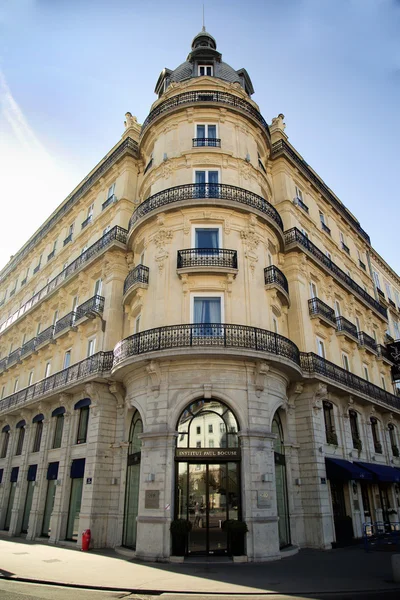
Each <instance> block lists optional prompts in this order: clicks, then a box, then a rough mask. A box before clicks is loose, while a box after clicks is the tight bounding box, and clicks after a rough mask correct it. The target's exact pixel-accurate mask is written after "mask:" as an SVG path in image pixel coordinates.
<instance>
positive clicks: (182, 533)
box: [170, 519, 192, 556]
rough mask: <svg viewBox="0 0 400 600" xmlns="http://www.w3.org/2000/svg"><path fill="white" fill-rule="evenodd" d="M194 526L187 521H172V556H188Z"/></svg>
mask: <svg viewBox="0 0 400 600" xmlns="http://www.w3.org/2000/svg"><path fill="white" fill-rule="evenodd" d="M191 529H192V524H191V522H190V521H186V519H175V520H174V521H171V526H170V531H171V535H172V554H173V555H174V556H184V555H185V554H186V548H187V541H188V535H189V531H190V530H191Z"/></svg>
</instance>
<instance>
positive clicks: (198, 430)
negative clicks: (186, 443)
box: [196, 426, 201, 435]
mask: <svg viewBox="0 0 400 600" xmlns="http://www.w3.org/2000/svg"><path fill="white" fill-rule="evenodd" d="M196 434H197V435H200V434H201V427H198V426H197V427H196Z"/></svg>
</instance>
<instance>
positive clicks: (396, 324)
mask: <svg viewBox="0 0 400 600" xmlns="http://www.w3.org/2000/svg"><path fill="white" fill-rule="evenodd" d="M393 329H394V338H395V340H398V339H400V328H399V322H398V321H395V320H394V319H393Z"/></svg>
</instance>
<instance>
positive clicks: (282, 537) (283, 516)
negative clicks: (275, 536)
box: [271, 413, 291, 548]
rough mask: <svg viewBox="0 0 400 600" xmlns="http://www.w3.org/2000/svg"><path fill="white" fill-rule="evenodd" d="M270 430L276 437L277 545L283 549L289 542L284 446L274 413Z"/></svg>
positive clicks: (278, 421)
mask: <svg viewBox="0 0 400 600" xmlns="http://www.w3.org/2000/svg"><path fill="white" fill-rule="evenodd" d="M271 429H272V433H275V434H276V435H277V438H276V439H275V441H274V459H275V486H276V501H277V508H278V517H279V521H278V528H279V545H280V547H281V548H284V547H285V546H289V545H290V543H291V540H290V523H289V503H288V493H287V480H286V458H285V446H284V440H283V427H282V422H281V419H280V416H279V414H278V413H275V416H274V419H273V421H272V427H271Z"/></svg>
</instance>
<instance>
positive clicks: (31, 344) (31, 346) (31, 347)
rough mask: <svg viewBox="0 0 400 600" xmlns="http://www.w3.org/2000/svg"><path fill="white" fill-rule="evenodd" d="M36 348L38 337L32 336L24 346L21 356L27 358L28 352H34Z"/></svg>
mask: <svg viewBox="0 0 400 600" xmlns="http://www.w3.org/2000/svg"><path fill="white" fill-rule="evenodd" d="M35 348H36V338H31V339H30V340H29V341H28V342H25V344H24V345H23V346H22V348H21V358H25V356H27V354H30V353H31V352H34V351H35Z"/></svg>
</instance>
